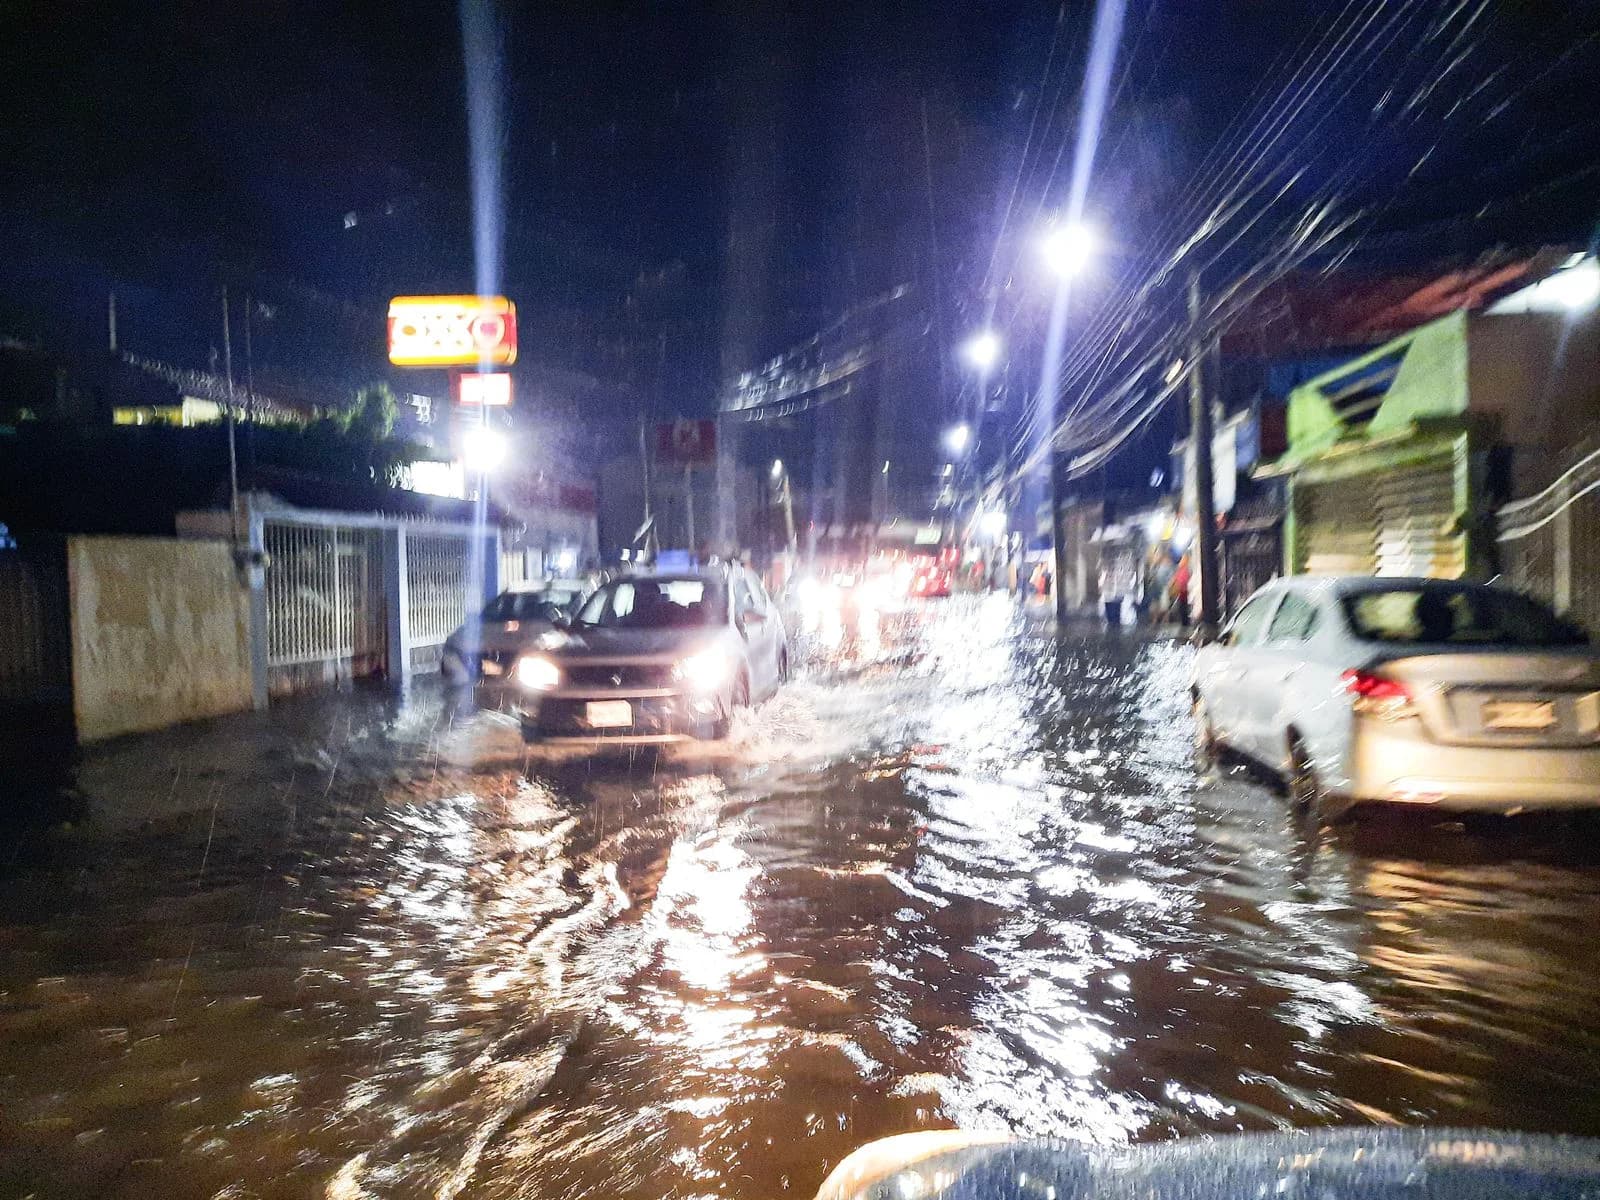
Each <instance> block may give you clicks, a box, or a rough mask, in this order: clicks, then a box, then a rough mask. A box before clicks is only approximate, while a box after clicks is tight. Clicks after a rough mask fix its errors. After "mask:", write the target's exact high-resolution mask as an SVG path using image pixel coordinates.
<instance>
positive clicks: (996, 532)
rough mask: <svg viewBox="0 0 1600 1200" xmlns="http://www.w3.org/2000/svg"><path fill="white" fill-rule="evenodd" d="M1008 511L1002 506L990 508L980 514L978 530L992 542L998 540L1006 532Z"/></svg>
mask: <svg viewBox="0 0 1600 1200" xmlns="http://www.w3.org/2000/svg"><path fill="white" fill-rule="evenodd" d="M1006 524H1007V522H1006V513H1005V510H1004V509H1002V508H990V509H985V510H984V511H982V512H980V513H979V514H978V532H979V533H981V534H983V536H984V537H986V538H988V539H989V540H990V541H991V542H997V541H999V540H1000V539H1001V538H1002V537H1004V536H1005V533H1006Z"/></svg>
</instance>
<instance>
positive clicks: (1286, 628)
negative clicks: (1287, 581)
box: [1267, 592, 1319, 642]
mask: <svg viewBox="0 0 1600 1200" xmlns="http://www.w3.org/2000/svg"><path fill="white" fill-rule="evenodd" d="M1318 616H1319V614H1318V612H1317V606H1316V605H1314V604H1312V603H1311V602H1310V601H1308V600H1305V599H1303V598H1302V597H1300V596H1296V595H1294V594H1293V593H1292V592H1291V593H1290V594H1289V595H1287V596H1285V597H1284V598H1283V603H1282V604H1280V605H1279V606H1278V611H1277V612H1275V613H1273V614H1272V624H1271V625H1269V626H1268V627H1267V641H1269V642H1303V641H1305V640H1306V639H1307V638H1309V637H1310V636H1311V635H1312V634H1313V633H1315V632H1316V629H1317V620H1318Z"/></svg>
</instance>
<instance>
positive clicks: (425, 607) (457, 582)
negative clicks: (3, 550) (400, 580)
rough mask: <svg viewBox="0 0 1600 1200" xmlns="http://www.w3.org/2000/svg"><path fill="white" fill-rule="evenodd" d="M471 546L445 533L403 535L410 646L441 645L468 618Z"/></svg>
mask: <svg viewBox="0 0 1600 1200" xmlns="http://www.w3.org/2000/svg"><path fill="white" fill-rule="evenodd" d="M471 556H472V543H471V542H470V541H469V540H468V539H467V538H465V537H460V536H457V535H454V534H446V533H407V534H406V612H407V618H408V621H409V627H410V641H411V644H412V645H413V646H430V645H434V644H436V643H441V642H443V641H444V640H445V638H447V637H449V636H450V634H451V633H453V632H454V631H455V628H456V626H458V625H460V624H461V622H462V621H463V620H465V619H466V615H467V591H468V587H469V585H470V583H471V575H472V563H471Z"/></svg>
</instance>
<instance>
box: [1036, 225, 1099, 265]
mask: <svg viewBox="0 0 1600 1200" xmlns="http://www.w3.org/2000/svg"><path fill="white" fill-rule="evenodd" d="M1099 242H1100V239H1099V238H1098V237H1096V236H1095V232H1094V230H1093V229H1091V228H1090V227H1089V226H1087V225H1085V224H1083V223H1082V222H1079V221H1070V222H1067V223H1065V224H1061V225H1055V226H1052V227H1051V228H1050V229H1049V230H1048V231H1047V232H1046V233H1045V235H1044V237H1042V238H1041V239H1040V240H1039V253H1040V254H1041V255H1042V256H1043V258H1044V262H1045V266H1047V267H1049V268H1050V270H1052V271H1054V272H1055V273H1056V274H1057V275H1059V276H1060V277H1061V278H1063V279H1071V278H1072V277H1073V276H1075V275H1081V274H1083V272H1084V269H1085V268H1086V267H1088V265H1089V262H1090V260H1092V259H1093V258H1094V254H1095V250H1096V249H1097V248H1098V246H1099Z"/></svg>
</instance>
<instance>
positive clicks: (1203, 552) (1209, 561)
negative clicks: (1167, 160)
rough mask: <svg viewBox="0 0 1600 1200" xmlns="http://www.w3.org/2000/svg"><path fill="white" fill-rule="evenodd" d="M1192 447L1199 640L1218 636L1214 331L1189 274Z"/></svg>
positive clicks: (1196, 274) (1197, 278) (1193, 274)
mask: <svg viewBox="0 0 1600 1200" xmlns="http://www.w3.org/2000/svg"><path fill="white" fill-rule="evenodd" d="M1189 329H1190V338H1191V341H1190V344H1189V356H1190V362H1189V445H1190V447H1191V448H1192V449H1193V450H1194V510H1195V511H1194V520H1195V540H1194V544H1195V554H1196V556H1197V557H1198V563H1197V564H1196V565H1197V566H1198V567H1199V569H1200V570H1199V575H1200V628H1199V631H1198V633H1199V638H1200V640H1201V641H1202V642H1209V641H1210V640H1211V639H1212V638H1214V637H1216V636H1217V625H1218V620H1219V615H1218V612H1217V583H1218V579H1217V512H1216V508H1217V504H1216V480H1215V479H1214V478H1213V475H1212V461H1211V440H1212V430H1211V401H1210V399H1209V398H1208V397H1207V396H1206V379H1205V375H1206V366H1207V363H1208V362H1209V361H1210V357H1211V330H1209V329H1202V328H1201V323H1200V273H1199V272H1198V271H1191V272H1190V273H1189Z"/></svg>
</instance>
